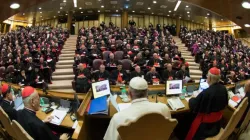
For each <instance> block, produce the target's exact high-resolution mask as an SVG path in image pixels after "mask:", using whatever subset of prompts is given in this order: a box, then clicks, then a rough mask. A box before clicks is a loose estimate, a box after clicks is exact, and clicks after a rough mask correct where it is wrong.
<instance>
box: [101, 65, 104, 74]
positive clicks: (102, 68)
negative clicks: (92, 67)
mask: <svg viewBox="0 0 250 140" xmlns="http://www.w3.org/2000/svg"><path fill="white" fill-rule="evenodd" d="M104 71H105V66H104V65H100V72H101V73H103V72H104Z"/></svg>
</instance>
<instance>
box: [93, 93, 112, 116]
mask: <svg viewBox="0 0 250 140" xmlns="http://www.w3.org/2000/svg"><path fill="white" fill-rule="evenodd" d="M89 114H91V115H93V114H108V104H107V96H102V97H99V98H95V99H93V100H92V101H91V103H90V108H89Z"/></svg>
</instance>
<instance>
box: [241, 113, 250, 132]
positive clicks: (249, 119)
mask: <svg viewBox="0 0 250 140" xmlns="http://www.w3.org/2000/svg"><path fill="white" fill-rule="evenodd" d="M249 121H250V108H249V109H248V111H247V114H246V116H245V119H244V120H243V122H242V124H241V126H240V130H243V131H244V130H246V128H247V126H248V124H249Z"/></svg>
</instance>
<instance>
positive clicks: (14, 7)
mask: <svg viewBox="0 0 250 140" xmlns="http://www.w3.org/2000/svg"><path fill="white" fill-rule="evenodd" d="M19 7H20V4H18V3H12V4H11V5H10V8H11V9H18V8H19Z"/></svg>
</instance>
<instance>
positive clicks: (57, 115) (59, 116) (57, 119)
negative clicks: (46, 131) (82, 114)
mask: <svg viewBox="0 0 250 140" xmlns="http://www.w3.org/2000/svg"><path fill="white" fill-rule="evenodd" d="M66 115H67V111H63V110H54V111H53V112H52V113H51V116H54V118H53V119H52V120H51V121H50V123H52V124H55V125H60V124H61V123H62V121H63V119H64V118H65V117H66Z"/></svg>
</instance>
